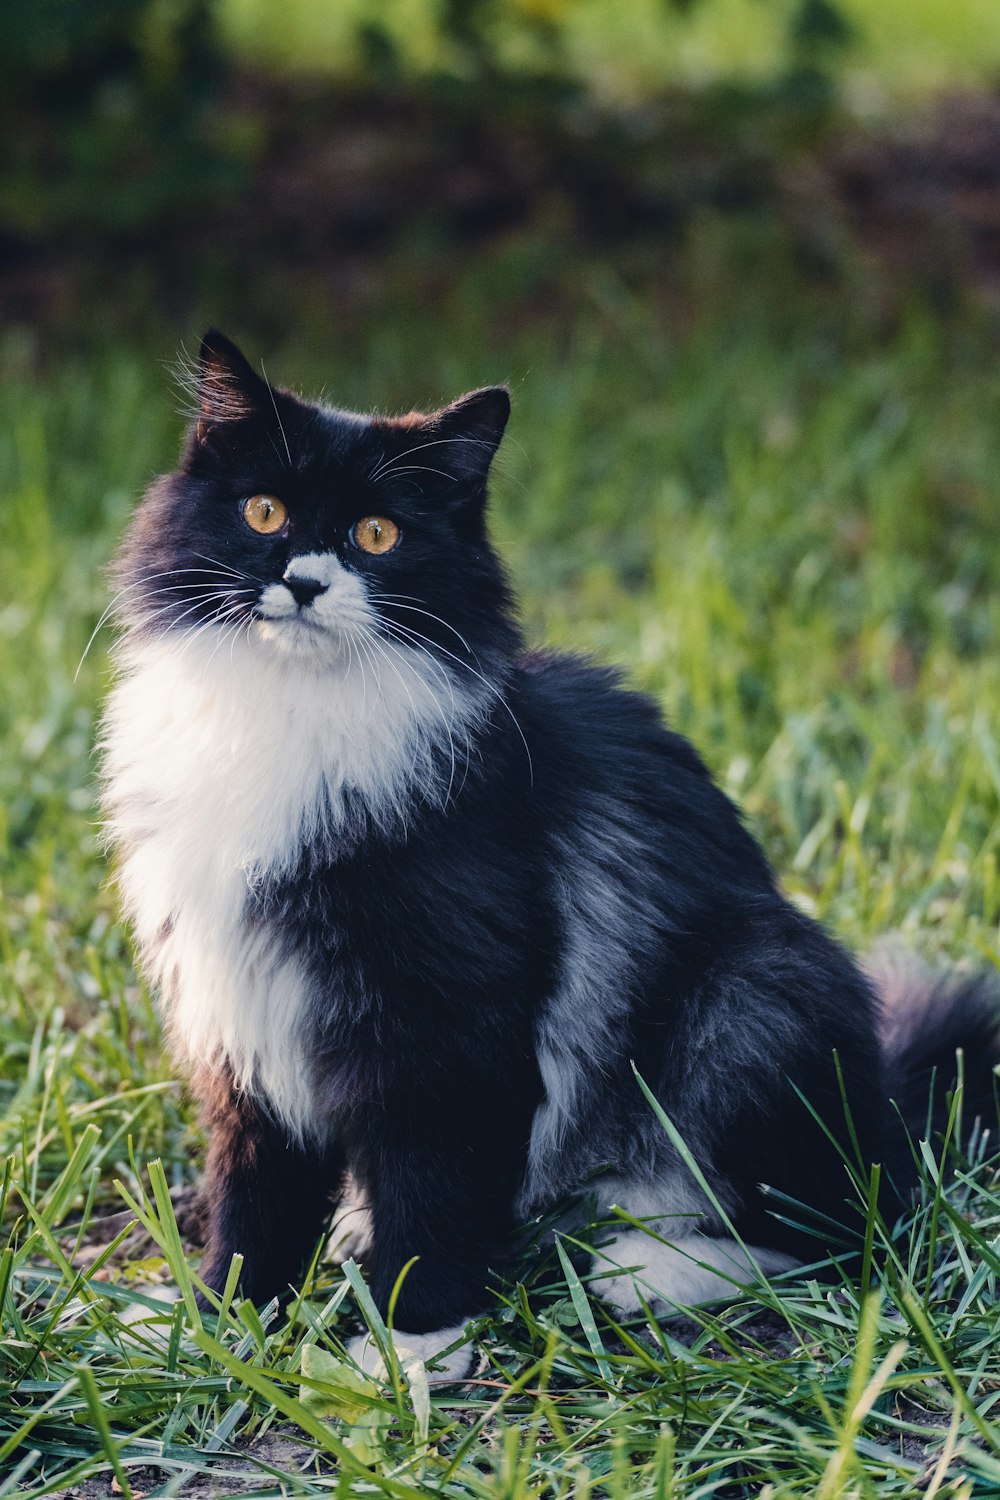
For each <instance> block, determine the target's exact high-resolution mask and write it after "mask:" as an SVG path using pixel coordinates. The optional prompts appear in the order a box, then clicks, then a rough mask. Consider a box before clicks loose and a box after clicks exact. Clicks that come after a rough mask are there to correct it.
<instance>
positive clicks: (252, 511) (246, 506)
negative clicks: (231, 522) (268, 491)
mask: <svg viewBox="0 0 1000 1500" xmlns="http://www.w3.org/2000/svg"><path fill="white" fill-rule="evenodd" d="M243 519H244V521H245V522H246V523H247V525H248V526H249V527H250V530H251V531H259V532H261V533H262V534H263V535H264V536H273V535H274V533H275V532H276V531H280V530H281V529H282V527H283V526H284V524H285V522H286V521H287V520H288V507H287V506H286V505H285V503H284V502H283V501H282V500H279V499H278V498H277V496H276V495H251V496H250V498H249V500H244V502H243Z"/></svg>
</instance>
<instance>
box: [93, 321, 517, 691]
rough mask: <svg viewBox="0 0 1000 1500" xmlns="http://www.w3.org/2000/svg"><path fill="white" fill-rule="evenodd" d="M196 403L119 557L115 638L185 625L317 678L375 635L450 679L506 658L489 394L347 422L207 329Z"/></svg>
mask: <svg viewBox="0 0 1000 1500" xmlns="http://www.w3.org/2000/svg"><path fill="white" fill-rule="evenodd" d="M196 396H197V413H196V416H195V420H194V421H193V423H192V425H191V428H190V431H189V433H188V435H187V439H186V442H185V447H184V453H183V457H182V462H181V466H180V467H179V469H177V470H176V471H175V472H174V473H172V474H169V475H167V476H165V477H164V478H162V479H160V480H158V481H157V482H156V483H155V484H154V485H153V486H152V488H151V489H150V490H149V492H148V494H147V495H146V497H145V499H144V501H143V503H142V505H141V506H140V507H139V510H138V511H137V513H136V516H135V519H134V521H133V524H132V526H131V528H130V530H129V534H128V536H127V538H126V542H125V545H124V547H123V550H122V555H121V558H120V562H119V569H118V573H119V580H118V581H119V585H120V588H121V590H122V594H121V600H122V602H121V606H120V612H121V615H122V617H123V619H124V622H125V625H126V628H127V630H128V632H129V634H130V635H131V636H133V637H135V636H138V637H141V638H144V639H147V640H148V639H175V638H177V637H178V636H179V635H181V634H182V633H185V632H186V633H189V634H194V633H198V634H199V635H201V637H202V638H203V639H205V640H212V639H213V638H214V637H218V638H219V639H228V640H230V641H233V642H236V641H238V642H239V646H240V649H241V650H253V651H255V652H257V653H259V654H260V655H261V656H262V658H266V657H272V658H273V657H276V656H277V657H281V658H287V659H288V660H289V665H290V666H291V664H292V663H297V664H302V665H306V664H308V665H309V666H310V667H313V668H317V669H319V670H321V671H322V670H323V669H324V668H326V667H329V668H331V669H333V670H336V671H343V670H344V668H345V663H347V662H349V661H350V660H353V659H354V658H355V657H357V658H358V659H363V657H362V653H363V652H364V651H365V649H366V644H367V646H368V648H369V651H370V648H371V645H372V639H373V637H374V638H375V639H376V640H378V639H381V640H382V641H383V642H384V641H386V640H390V641H392V642H394V643H395V647H396V649H398V650H405V651H410V650H429V651H432V652H433V654H434V656H435V658H436V660H437V661H438V662H439V663H441V664H445V665H448V666H449V669H450V670H452V671H457V670H458V667H457V665H456V663H457V664H458V665H461V666H463V667H466V668H468V669H470V670H471V666H472V664H474V663H476V661H477V659H478V660H480V661H481V660H482V659H483V658H484V657H485V658H488V659H492V661H493V663H494V664H498V662H499V660H500V659H501V658H502V657H503V656H504V655H506V654H507V653H509V651H511V650H512V649H513V648H514V646H515V644H516V631H515V629H514V627H513V625H512V623H511V620H510V610H509V596H508V592H507V588H506V584H505V581H504V577H503V572H502V569H501V567H500V564H499V562H498V560H497V557H496V555H495V553H494V552H493V550H492V548H491V547H490V544H489V541H488V539H487V535H486V526H485V514H484V512H485V503H486V479H487V473H488V471H489V467H490V462H491V460H492V458H493V455H494V453H495V451H496V448H497V445H498V444H499V442H500V439H501V437H502V435H503V431H504V427H505V425H506V422H507V418H508V415H509V412H510V401H509V397H508V395H507V391H506V390H505V389H504V388H503V387H501V386H494V387H489V388H487V389H484V390H479V391H473V392H472V393H471V394H470V395H467V396H463V397H461V398H460V399H459V400H457V401H455V402H453V403H452V404H451V405H450V406H447V407H445V408H443V410H440V411H436V412H434V413H432V414H430V415H424V414H421V413H418V412H412V413H410V414H409V415H407V416H403V417H396V418H384V417H368V416H357V415H354V414H352V413H349V412H344V411H339V410H336V409H333V408H331V407H328V406H325V405H320V404H316V403H313V402H308V401H304V400H302V399H301V398H299V397H298V396H295V395H293V394H292V393H291V392H289V391H287V390H284V389H280V388H275V387H272V386H271V385H269V384H268V383H267V381H266V380H265V379H263V378H262V377H261V376H259V375H257V373H256V372H255V371H254V370H253V369H252V367H251V366H250V364H249V363H248V361H247V360H246V359H245V358H244V356H243V355H242V354H241V353H240V351H239V350H238V349H237V348H236V347H235V345H233V344H231V343H230V342H229V341H228V340H227V339H225V338H223V337H222V335H221V334H219V333H216V332H214V331H213V332H210V333H208V334H207V335H206V336H205V339H204V341H203V343H202V347H201V354H200V360H199V368H198V374H197V384H196ZM227 650H228V647H227ZM477 670H478V668H477Z"/></svg>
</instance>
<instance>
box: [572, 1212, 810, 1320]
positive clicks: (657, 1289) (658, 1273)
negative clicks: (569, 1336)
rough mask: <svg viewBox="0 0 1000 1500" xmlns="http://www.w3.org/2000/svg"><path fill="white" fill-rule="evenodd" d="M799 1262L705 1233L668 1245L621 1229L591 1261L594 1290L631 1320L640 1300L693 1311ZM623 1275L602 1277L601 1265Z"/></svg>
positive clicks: (679, 1238)
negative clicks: (698, 1305)
mask: <svg viewBox="0 0 1000 1500" xmlns="http://www.w3.org/2000/svg"><path fill="white" fill-rule="evenodd" d="M797 1264H798V1262H797V1261H796V1260H795V1259H794V1258H793V1257H792V1256H790V1255H785V1254H783V1253H782V1252H781V1251H779V1250H765V1249H761V1248H759V1247H758V1246H756V1245H747V1246H746V1249H745V1250H744V1248H743V1246H741V1245H740V1244H739V1243H738V1242H737V1241H736V1240H733V1239H716V1238H714V1237H713V1238H710V1237H709V1236H708V1235H704V1234H684V1233H677V1234H676V1237H675V1238H674V1239H673V1241H672V1242H671V1243H669V1244H664V1243H663V1241H662V1240H660V1239H656V1238H654V1236H653V1235H651V1234H647V1233H646V1232H645V1231H644V1230H641V1229H623V1230H622V1232H621V1233H620V1234H617V1235H616V1236H615V1237H614V1239H613V1240H612V1241H611V1243H610V1245H605V1246H604V1247H603V1248H602V1249H601V1250H599V1251H598V1252H597V1253H596V1254H595V1257H594V1270H595V1271H596V1272H598V1273H599V1274H598V1275H597V1276H596V1277H595V1279H594V1281H593V1283H592V1285H593V1287H594V1289H595V1290H596V1292H597V1293H598V1295H599V1296H600V1297H601V1298H603V1300H604V1301H605V1302H608V1303H610V1305H611V1306H612V1307H615V1308H617V1309H618V1310H619V1312H621V1313H624V1314H626V1315H629V1316H631V1315H633V1314H635V1313H638V1312H640V1311H641V1309H642V1299H644V1300H645V1301H646V1302H647V1303H649V1304H650V1305H651V1306H652V1307H655V1306H656V1305H657V1304H659V1305H661V1306H663V1305H666V1306H668V1307H692V1306H695V1305H696V1304H697V1303H699V1302H710V1301H713V1300H716V1299H718V1298H722V1297H732V1296H734V1295H735V1293H736V1292H737V1290H738V1289H739V1287H741V1286H743V1285H746V1284H747V1283H755V1282H757V1281H759V1279H760V1276H761V1275H764V1276H775V1275H777V1274H778V1273H779V1272H781V1271H790V1270H792V1269H793V1268H794V1267H795V1266H796V1265H797ZM605 1265H607V1266H608V1267H620V1268H621V1274H618V1275H613V1276H608V1277H605V1276H603V1275H601V1274H600V1273H601V1272H602V1271H603V1268H604V1266H605Z"/></svg>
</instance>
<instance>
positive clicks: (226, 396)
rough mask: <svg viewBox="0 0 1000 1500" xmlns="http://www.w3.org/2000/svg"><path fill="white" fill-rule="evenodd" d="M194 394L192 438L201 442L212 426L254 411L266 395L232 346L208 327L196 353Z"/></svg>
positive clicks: (249, 367)
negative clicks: (196, 402) (196, 407)
mask: <svg viewBox="0 0 1000 1500" xmlns="http://www.w3.org/2000/svg"><path fill="white" fill-rule="evenodd" d="M197 395H198V415H197V417H196V419H195V427H194V440H195V442H196V443H203V442H205V441H206V439H207V438H208V437H209V435H210V434H211V432H212V429H213V428H215V427H218V426H219V425H220V424H222V423H225V422H239V421H242V420H243V419H244V418H245V417H249V416H252V415H253V413H254V412H255V411H258V410H259V409H260V408H261V405H262V402H263V401H264V400H266V398H267V385H266V384H265V382H264V381H263V380H261V378H260V376H259V375H258V374H257V373H256V371H255V370H254V369H252V367H251V365H250V363H249V361H248V360H247V359H246V357H245V355H244V354H243V353H242V352H241V351H240V350H239V349H237V347H236V345H235V344H234V343H232V342H231V341H230V340H229V339H227V338H226V337H225V336H224V335H223V334H221V333H219V331H218V329H215V328H210V329H209V330H208V332H207V333H206V334H205V337H204V338H203V339H202V341H201V349H200V350H199V353H198V387H197Z"/></svg>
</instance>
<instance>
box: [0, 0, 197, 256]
mask: <svg viewBox="0 0 1000 1500" xmlns="http://www.w3.org/2000/svg"><path fill="white" fill-rule="evenodd" d="M214 12H215V7H214V4H213V0H85V3H81V0H4V4H3V6H0V130H2V132H3V136H4V140H5V145H6V151H5V154H4V163H3V167H2V169H0V220H2V221H3V222H5V223H6V224H7V225H8V226H11V227H13V228H14V229H16V230H20V231H22V232H28V233H31V232H37V231H50V232H51V231H59V230H61V229H82V230H84V231H87V230H92V231H99V230H100V231H103V230H108V229H111V230H122V229H125V230H127V229H130V228H132V227H134V226H136V225H143V224H146V223H148V222H149V221H151V220H153V219H155V218H157V217H158V216H159V215H161V214H162V213H163V212H164V211H165V210H169V209H171V208H174V207H176V206H177V205H179V204H182V203H184V202H185V201H186V200H188V199H189V198H190V196H191V195H192V194H196V193H198V192H199V191H202V190H204V189H205V188H206V187H208V186H210V185H212V184H214V183H216V182H217V181H218V180H219V174H220V172H221V171H222V170H223V168H224V163H223V161H222V158H221V156H220V155H219V153H218V152H217V151H215V150H213V149H212V146H211V144H210V139H209V130H208V125H209V121H208V115H207V111H206V106H207V105H208V103H209V102H210V100H211V99H212V97H213V94H214V91H215V88H216V85H217V83H218V80H219V77H220V74H221V67H222V50H221V47H220V44H219V39H218V34H217V29H216V25H215V13H214Z"/></svg>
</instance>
